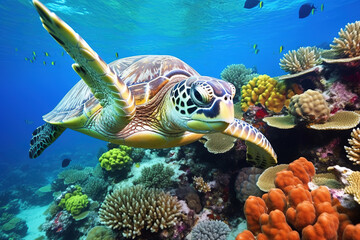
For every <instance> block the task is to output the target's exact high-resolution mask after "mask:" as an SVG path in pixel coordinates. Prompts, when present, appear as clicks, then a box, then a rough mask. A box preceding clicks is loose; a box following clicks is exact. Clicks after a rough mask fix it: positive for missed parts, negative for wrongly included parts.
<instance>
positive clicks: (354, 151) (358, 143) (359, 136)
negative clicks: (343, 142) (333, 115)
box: [344, 128, 360, 164]
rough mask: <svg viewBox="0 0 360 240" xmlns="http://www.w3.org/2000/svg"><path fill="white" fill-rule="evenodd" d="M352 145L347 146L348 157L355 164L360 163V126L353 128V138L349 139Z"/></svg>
mask: <svg viewBox="0 0 360 240" xmlns="http://www.w3.org/2000/svg"><path fill="white" fill-rule="evenodd" d="M348 141H349V144H350V145H351V147H347V146H345V147H344V148H345V151H346V153H347V155H346V156H347V157H348V159H349V160H350V161H353V162H354V164H360V128H357V129H353V131H352V132H351V138H350V139H349V140H348Z"/></svg>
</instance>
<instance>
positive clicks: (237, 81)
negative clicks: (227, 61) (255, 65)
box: [220, 64, 258, 93]
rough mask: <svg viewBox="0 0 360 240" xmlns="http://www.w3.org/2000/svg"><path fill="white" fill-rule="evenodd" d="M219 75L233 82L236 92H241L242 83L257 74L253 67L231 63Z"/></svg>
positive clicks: (245, 82)
mask: <svg viewBox="0 0 360 240" xmlns="http://www.w3.org/2000/svg"><path fill="white" fill-rule="evenodd" d="M220 75H221V78H222V79H223V80H226V81H228V82H231V83H232V84H234V86H235V88H236V92H237V93H240V92H241V87H242V86H243V85H245V84H247V83H248V82H249V81H250V80H251V79H253V78H254V77H257V76H258V74H256V73H255V72H254V71H253V69H251V68H246V67H245V65H243V64H231V65H229V66H227V67H226V68H225V69H224V70H223V71H222V72H221V74H220Z"/></svg>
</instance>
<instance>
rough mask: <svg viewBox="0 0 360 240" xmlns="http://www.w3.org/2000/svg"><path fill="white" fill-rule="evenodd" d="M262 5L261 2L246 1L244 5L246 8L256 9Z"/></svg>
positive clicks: (256, 0)
mask: <svg viewBox="0 0 360 240" xmlns="http://www.w3.org/2000/svg"><path fill="white" fill-rule="evenodd" d="M259 3H260V0H246V1H245V4H244V8H248V9H250V8H254V7H256V6H257V5H258V4H259Z"/></svg>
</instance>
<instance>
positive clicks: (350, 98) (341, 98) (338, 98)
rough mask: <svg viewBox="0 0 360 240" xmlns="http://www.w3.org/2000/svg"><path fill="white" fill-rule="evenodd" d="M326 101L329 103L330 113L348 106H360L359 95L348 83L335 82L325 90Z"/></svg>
mask: <svg viewBox="0 0 360 240" xmlns="http://www.w3.org/2000/svg"><path fill="white" fill-rule="evenodd" d="M324 97H325V100H326V102H327V103H328V104H329V108H330V113H332V114H334V113H336V112H337V111H339V110H343V109H345V108H347V107H350V108H359V107H360V103H359V96H358V95H356V94H354V93H353V92H351V91H350V90H349V89H348V88H347V87H346V85H344V84H343V83H341V82H335V83H334V84H332V85H331V86H330V88H329V89H328V90H327V91H325V92H324Z"/></svg>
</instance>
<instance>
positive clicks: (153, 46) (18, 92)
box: [0, 0, 360, 184]
mask: <svg viewBox="0 0 360 240" xmlns="http://www.w3.org/2000/svg"><path fill="white" fill-rule="evenodd" d="M42 2H43V3H44V4H45V5H46V6H47V7H48V8H49V9H50V10H52V11H54V12H55V13H56V14H57V15H58V16H60V17H61V18H62V19H63V20H64V21H66V22H67V23H68V24H69V25H70V26H71V27H72V28H73V29H74V30H75V31H77V32H78V33H79V34H80V35H81V36H82V37H83V38H84V39H85V40H86V41H87V42H88V43H89V45H90V46H91V47H92V48H93V49H94V50H95V51H97V53H98V54H99V55H100V56H101V57H102V58H103V59H104V60H105V61H106V62H111V61H113V60H115V53H118V54H119V57H120V58H121V57H127V56H133V55H142V54H168V55H174V56H176V57H178V58H180V59H182V60H183V61H185V62H186V63H188V64H189V65H190V66H192V67H193V68H194V69H196V70H197V71H198V72H199V73H200V74H202V75H207V76H212V77H217V78H220V72H221V71H222V70H223V69H224V68H225V67H226V66H227V65H229V64H234V63H242V64H245V65H246V66H247V67H256V68H257V71H258V73H260V74H268V75H270V76H279V75H283V74H285V73H284V72H283V71H282V70H281V69H280V68H279V60H280V58H282V56H283V54H284V53H285V52H287V51H288V50H293V49H297V48H299V47H301V46H320V47H324V46H328V45H329V44H330V43H331V42H332V39H333V38H334V37H336V36H337V34H338V31H339V30H340V28H343V27H344V26H345V25H346V24H347V23H351V22H354V21H356V20H359V16H360V15H359V12H360V1H359V0H348V1H340V0H327V1H325V0H314V1H311V3H313V4H315V6H316V7H317V11H315V13H314V15H310V16H309V17H307V18H305V19H299V18H298V9H299V7H300V6H301V5H302V4H304V3H306V2H309V1H305V0H294V1H283V0H269V1H266V0H264V7H263V8H261V9H260V8H259V7H256V8H253V9H244V8H243V4H244V0H213V1H211V0H208V1H207V0H203V1H199V0H152V1H149V0H107V1H101V0H92V1H86V0H44V1H42ZM321 4H324V11H320V5H321ZM0 36H1V37H0V64H1V88H0V89H1V100H2V105H1V117H0V126H1V129H2V133H1V135H0V142H1V145H0V174H1V175H3V174H4V175H3V176H7V175H6V174H7V172H9V171H11V169H12V168H14V167H18V166H24V165H28V167H29V168H30V169H31V168H35V169H36V168H37V169H42V166H43V165H46V166H47V167H48V168H49V169H56V168H60V167H61V160H62V159H63V158H65V157H71V156H74V155H76V154H78V155H82V156H85V157H82V158H81V162H79V163H81V164H85V165H86V164H88V165H95V164H96V163H97V152H98V149H99V148H100V147H102V146H105V144H106V143H105V142H102V141H100V140H97V139H94V138H91V137H88V136H86V135H83V134H80V133H77V132H74V131H72V130H67V131H65V133H64V134H63V135H62V136H61V137H60V138H59V139H58V140H57V141H56V142H55V143H54V144H53V145H52V146H51V147H49V148H48V149H46V150H45V152H44V153H43V154H42V155H41V156H40V157H39V158H37V159H29V157H28V149H29V141H30V138H31V133H32V132H33V130H34V129H35V128H36V127H37V126H39V125H42V124H43V121H42V118H41V116H42V115H44V114H46V113H48V112H49V111H51V109H52V108H54V107H55V106H56V104H57V103H58V102H59V101H60V100H61V99H62V97H63V96H64V95H65V94H66V93H67V91H68V90H69V89H70V88H71V87H72V86H73V85H74V84H75V83H76V82H77V81H78V80H79V77H78V75H77V74H76V73H75V72H74V71H73V70H72V68H71V64H72V63H73V60H72V59H71V58H70V57H69V56H68V55H67V54H64V56H62V53H63V50H62V48H61V47H60V46H59V45H58V44H57V43H56V42H55V41H54V40H53V39H52V38H51V36H50V35H49V34H48V33H47V32H46V31H45V30H44V29H43V27H42V26H41V22H40V20H39V16H38V14H37V12H36V11H35V9H34V7H33V5H32V3H31V1H29V0H16V1H13V0H2V1H1V2H0ZM254 44H257V46H258V49H259V50H260V51H259V53H258V54H255V53H254V49H253V45H254ZM280 46H284V52H283V53H279V48H280ZM33 51H34V52H35V53H36V60H35V61H34V62H33V63H30V61H26V60H25V58H29V59H31V58H32V57H33ZM45 52H46V53H48V54H49V56H45ZM44 61H45V62H46V64H44ZM51 62H54V65H52V64H51ZM79 161H80V160H79ZM49 177H50V176H49ZM35 179H36V176H34V181H36V180H35ZM9 182H10V181H9ZM44 184H45V183H44Z"/></svg>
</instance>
